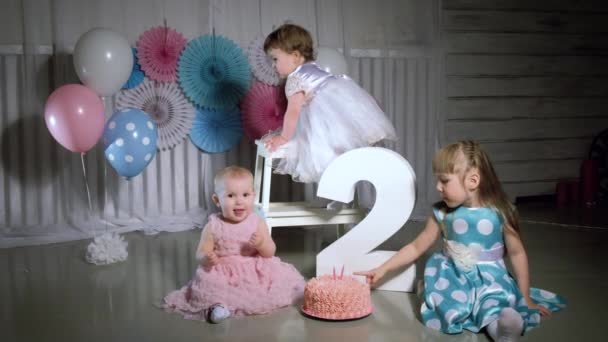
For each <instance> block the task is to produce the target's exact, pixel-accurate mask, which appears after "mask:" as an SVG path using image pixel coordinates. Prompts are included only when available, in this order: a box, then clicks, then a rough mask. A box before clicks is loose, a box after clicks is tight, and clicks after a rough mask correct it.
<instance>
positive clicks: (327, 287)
mask: <svg viewBox="0 0 608 342" xmlns="http://www.w3.org/2000/svg"><path fill="white" fill-rule="evenodd" d="M302 311H303V312H304V313H305V314H307V315H310V316H313V317H318V318H323V319H331V320H345V319H355V318H361V317H364V316H367V315H369V314H370V313H371V312H372V301H371V295H370V289H369V285H367V284H364V283H362V282H360V281H358V280H357V279H355V278H354V277H352V276H340V277H336V276H335V275H333V276H332V275H329V274H328V275H322V276H320V277H316V278H312V279H311V280H310V281H309V282H308V283H306V287H305V288H304V305H303V306H302Z"/></svg>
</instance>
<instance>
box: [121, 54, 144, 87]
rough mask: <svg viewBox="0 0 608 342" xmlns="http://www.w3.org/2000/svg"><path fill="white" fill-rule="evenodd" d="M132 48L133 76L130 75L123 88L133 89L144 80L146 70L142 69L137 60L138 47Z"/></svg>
mask: <svg viewBox="0 0 608 342" xmlns="http://www.w3.org/2000/svg"><path fill="white" fill-rule="evenodd" d="M131 49H132V50H133V69H132V70H131V76H129V79H128V80H127V83H125V84H124V85H123V86H122V89H133V88H135V87H137V86H138V85H139V84H140V83H141V82H142V81H143V80H144V72H143V71H141V67H140V66H139V62H138V61H137V49H136V48H131Z"/></svg>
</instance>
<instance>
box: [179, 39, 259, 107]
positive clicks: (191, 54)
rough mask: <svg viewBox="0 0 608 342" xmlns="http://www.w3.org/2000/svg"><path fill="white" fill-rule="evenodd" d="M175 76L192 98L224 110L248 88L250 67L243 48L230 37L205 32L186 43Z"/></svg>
mask: <svg viewBox="0 0 608 342" xmlns="http://www.w3.org/2000/svg"><path fill="white" fill-rule="evenodd" d="M177 76H178V79H179V82H180V85H181V86H182V89H183V90H184V93H185V94H186V96H187V97H188V98H189V99H190V100H191V101H192V102H194V103H195V104H197V105H199V106H201V107H205V108H210V109H213V110H220V111H226V110H230V109H231V108H233V107H235V106H236V105H237V104H238V102H239V100H240V99H241V98H242V97H243V96H244V95H245V93H246V92H247V90H248V89H249V82H250V80H251V69H250V67H249V62H248V61H247V57H246V56H245V54H244V53H243V50H242V49H241V48H240V47H239V46H238V45H236V44H235V43H234V42H233V41H231V40H229V39H227V38H224V37H222V36H215V35H204V36H201V37H198V38H196V39H193V40H191V41H190V42H189V43H188V45H186V48H185V49H184V51H183V52H182V55H181V57H180V59H179V62H178V67H177Z"/></svg>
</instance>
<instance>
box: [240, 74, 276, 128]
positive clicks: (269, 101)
mask: <svg viewBox="0 0 608 342" xmlns="http://www.w3.org/2000/svg"><path fill="white" fill-rule="evenodd" d="M240 107H241V115H242V120H243V129H244V130H245V134H246V135H247V137H249V139H251V140H255V139H259V138H261V137H262V136H263V135H264V134H267V133H268V132H269V131H273V130H275V129H277V128H280V127H281V125H283V116H284V115H285V110H286V109H287V98H285V90H284V87H283V86H278V87H275V86H271V85H268V84H265V83H262V82H257V81H256V82H254V84H253V86H252V87H251V88H250V89H249V91H248V92H247V94H245V97H244V98H243V100H242V101H241V104H240Z"/></svg>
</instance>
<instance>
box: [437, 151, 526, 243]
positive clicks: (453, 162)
mask: <svg viewBox="0 0 608 342" xmlns="http://www.w3.org/2000/svg"><path fill="white" fill-rule="evenodd" d="M473 168H476V169H477V170H478V171H479V176H480V180H479V188H478V191H479V200H480V201H481V202H482V203H483V204H484V205H489V206H493V207H495V208H496V210H498V212H499V213H500V214H501V215H502V216H503V218H504V219H505V221H506V222H507V223H508V224H509V225H510V226H511V227H513V229H515V231H519V215H518V213H517V209H516V208H515V206H514V205H513V204H511V202H510V201H509V198H508V197H507V195H506V193H505V192H504V191H503V189H502V186H501V185H500V181H499V180H498V177H497V176H496V172H495V171H494V166H493V165H492V162H491V161H490V157H489V156H488V154H487V153H486V152H485V151H484V150H483V149H482V148H481V146H480V145H479V143H477V142H476V141H472V140H463V141H459V142H457V143H454V144H450V145H448V146H445V147H444V148H442V149H441V150H439V151H438V152H437V153H436V154H435V156H434V157H433V173H435V174H439V173H453V174H459V175H461V176H462V178H463V179H464V176H465V174H466V173H467V172H468V171H469V170H471V169H473Z"/></svg>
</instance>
